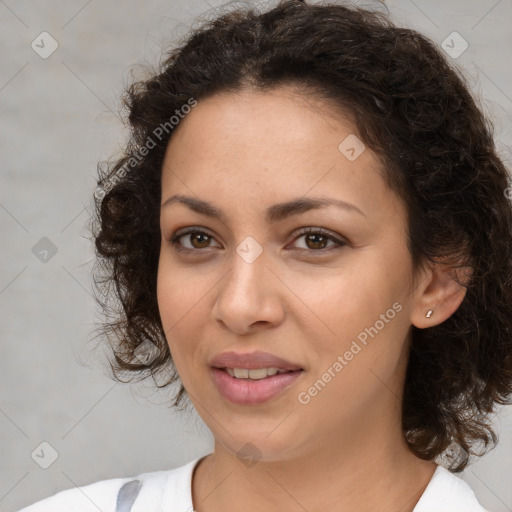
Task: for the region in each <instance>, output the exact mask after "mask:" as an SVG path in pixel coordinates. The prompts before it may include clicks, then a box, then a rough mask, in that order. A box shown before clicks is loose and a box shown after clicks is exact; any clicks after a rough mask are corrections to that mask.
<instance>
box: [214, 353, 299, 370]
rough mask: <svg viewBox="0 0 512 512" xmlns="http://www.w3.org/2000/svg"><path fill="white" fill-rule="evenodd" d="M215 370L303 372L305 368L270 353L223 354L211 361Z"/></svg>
mask: <svg viewBox="0 0 512 512" xmlns="http://www.w3.org/2000/svg"><path fill="white" fill-rule="evenodd" d="M210 366H212V367H213V368H220V369H222V368H246V369H248V370H254V369H257V368H278V369H279V370H290V371H295V370H302V369H303V368H302V367H301V366H300V365H298V364H295V363H292V362H290V361H286V360H285V359H283V358H281V357H278V356H275V355H274V354H270V353H268V352H260V351H256V352H247V353H241V352H223V353H222V354H219V355H217V356H215V357H214V358H213V359H212V360H211V361H210Z"/></svg>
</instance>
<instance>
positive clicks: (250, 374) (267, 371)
mask: <svg viewBox="0 0 512 512" xmlns="http://www.w3.org/2000/svg"><path fill="white" fill-rule="evenodd" d="M226 371H227V372H228V374H229V375H231V377H235V378H236V379H253V380H259V379H264V378H266V377H268V376H272V375H275V374H276V373H287V372H288V371H289V370H280V369H279V368H255V369H251V370H248V369H247V368H226Z"/></svg>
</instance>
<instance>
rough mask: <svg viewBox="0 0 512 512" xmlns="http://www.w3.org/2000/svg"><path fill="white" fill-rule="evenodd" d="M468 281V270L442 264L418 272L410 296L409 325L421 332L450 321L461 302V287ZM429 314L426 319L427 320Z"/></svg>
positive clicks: (462, 295) (469, 272)
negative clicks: (411, 299)
mask: <svg viewBox="0 0 512 512" xmlns="http://www.w3.org/2000/svg"><path fill="white" fill-rule="evenodd" d="M470 278H471V268H470V267H454V266H453V265H448V264H443V263H436V264H429V265H427V266H426V267H424V268H423V270H422V271H421V272H420V276H419V279H418V282H419V284H418V285H417V288H416V289H415V290H414V292H413V297H414V298H413V301H412V308H411V323H412V324H413V325H414V326H415V327H418V328H419V329H425V328H427V327H433V326H434V325H439V324H440V323H442V322H444V321H445V320H447V319H448V318H450V316H451V315H452V314H453V313H454V312H455V311H457V309H458V307H459V306H460V305H461V303H462V301H463V300H464V297H465V296H466V288H465V287H464V286H463V285H465V284H467V283H468V282H469V280H470ZM459 283H460V284H459ZM430 311H431V313H430V316H427V314H428V313H429V312H430Z"/></svg>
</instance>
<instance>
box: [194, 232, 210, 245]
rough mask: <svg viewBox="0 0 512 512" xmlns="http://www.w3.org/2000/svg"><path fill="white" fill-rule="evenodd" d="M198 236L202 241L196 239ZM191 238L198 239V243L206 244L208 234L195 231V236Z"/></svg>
mask: <svg viewBox="0 0 512 512" xmlns="http://www.w3.org/2000/svg"><path fill="white" fill-rule="evenodd" d="M199 238H203V241H200V240H199V241H198V239H199ZM192 240H195V241H198V243H199V244H201V243H203V244H204V243H206V244H208V235H205V234H204V233H197V234H196V236H195V237H192Z"/></svg>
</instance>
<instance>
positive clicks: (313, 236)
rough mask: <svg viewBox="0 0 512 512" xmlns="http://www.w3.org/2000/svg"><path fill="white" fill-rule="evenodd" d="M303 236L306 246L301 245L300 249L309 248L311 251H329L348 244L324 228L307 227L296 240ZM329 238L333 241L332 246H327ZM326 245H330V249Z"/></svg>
mask: <svg viewBox="0 0 512 512" xmlns="http://www.w3.org/2000/svg"><path fill="white" fill-rule="evenodd" d="M303 237H304V242H305V247H300V249H304V250H308V249H309V252H311V251H314V252H327V251H331V250H333V248H339V247H343V246H344V245H346V242H345V241H343V240H340V239H339V238H337V237H335V236H334V235H332V234H330V233H328V232H327V231H325V230H324V229H322V228H305V229H303V230H302V231H301V232H300V235H299V237H298V238H296V240H299V239H300V238H303ZM329 240H330V241H331V242H333V243H332V244H331V245H330V246H326V243H327V242H328V241H329ZM333 246H334V247H333ZM326 247H330V249H326Z"/></svg>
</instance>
